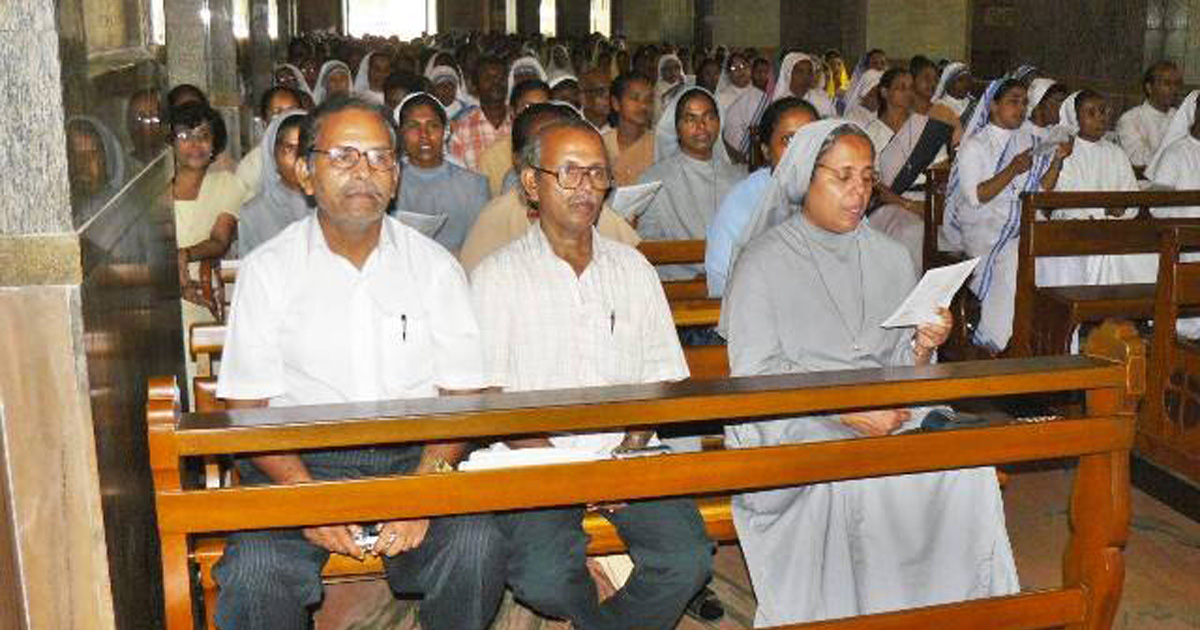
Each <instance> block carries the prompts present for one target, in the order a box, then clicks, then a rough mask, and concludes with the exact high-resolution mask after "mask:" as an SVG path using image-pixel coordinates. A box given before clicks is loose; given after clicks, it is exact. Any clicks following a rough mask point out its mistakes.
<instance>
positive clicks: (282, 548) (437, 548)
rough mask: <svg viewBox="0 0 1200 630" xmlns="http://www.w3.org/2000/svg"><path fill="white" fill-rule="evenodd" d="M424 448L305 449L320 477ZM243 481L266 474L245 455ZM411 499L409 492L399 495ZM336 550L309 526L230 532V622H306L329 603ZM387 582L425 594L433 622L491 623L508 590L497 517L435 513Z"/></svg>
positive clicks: (437, 626) (226, 616)
mask: <svg viewBox="0 0 1200 630" xmlns="http://www.w3.org/2000/svg"><path fill="white" fill-rule="evenodd" d="M419 457H420V448H417V447H411V448H400V449H363V450H354V451H338V452H334V453H328V454H326V453H321V454H316V455H305V456H304V459H305V462H306V464H308V467H309V472H310V474H312V475H313V477H315V478H317V479H345V478H356V477H364V476H372V475H382V474H396V473H402V472H407V471H410V470H412V468H413V467H415V466H416V462H417V461H418V460H419ZM239 468H240V469H241V471H242V479H243V481H248V482H249V483H256V482H258V483H261V482H262V481H264V479H263V477H262V475H261V473H259V472H258V471H257V470H256V469H253V467H252V465H250V464H248V463H246V462H239ZM399 500H403V499H399ZM328 559H329V552H328V551H326V550H324V549H322V548H320V547H317V546H316V545H313V544H312V543H310V542H308V540H307V539H305V538H304V535H303V534H302V533H301V532H300V530H275V531H256V532H240V533H235V534H230V535H229V538H228V542H227V544H226V547H225V554H224V556H222V558H221V561H220V562H218V563H217V566H216V567H214V568H213V575H214V577H215V578H216V580H217V584H218V585H219V586H220V592H219V594H218V596H217V616H216V619H217V625H218V626H219V627H220V628H221V630H260V629H261V630H267V629H271V630H276V629H279V630H285V629H286V630H290V629H295V630H306V629H307V628H308V627H309V626H310V621H311V609H312V608H313V607H314V606H316V605H317V604H318V603H320V601H321V596H322V586H321V569H322V568H323V567H324V566H325V562H326V561H327V560H328ZM384 568H385V569H386V571H387V576H388V584H389V585H390V586H391V588H392V590H393V591H395V592H397V593H401V594H411V595H422V596H424V598H423V599H422V601H421V606H420V612H419V618H420V621H421V627H422V628H424V629H425V630H486V628H488V626H489V625H490V624H491V621H492V617H493V616H494V615H495V613H496V609H497V608H498V607H499V605H500V599H501V598H502V597H503V595H504V541H503V538H502V537H501V536H500V532H499V530H498V529H497V527H496V521H495V518H494V517H492V516H491V515H471V516H455V517H447V518H436V519H433V520H432V521H431V522H430V526H429V531H428V533H426V535H425V540H424V541H423V542H422V543H421V544H420V546H418V547H417V548H416V549H412V550H410V551H407V552H405V553H402V554H399V555H397V556H395V557H392V558H384Z"/></svg>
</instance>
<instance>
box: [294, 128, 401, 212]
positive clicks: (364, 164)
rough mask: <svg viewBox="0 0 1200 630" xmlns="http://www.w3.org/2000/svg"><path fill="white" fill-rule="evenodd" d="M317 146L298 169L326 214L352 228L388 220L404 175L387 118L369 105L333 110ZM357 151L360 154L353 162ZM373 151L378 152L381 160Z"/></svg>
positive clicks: (308, 188) (298, 176)
mask: <svg viewBox="0 0 1200 630" xmlns="http://www.w3.org/2000/svg"><path fill="white" fill-rule="evenodd" d="M313 149H314V152H313V153H312V154H311V155H309V156H308V158H307V159H303V160H298V161H297V163H296V170H297V178H298V179H299V180H300V185H301V187H303V189H304V192H305V194H308V195H311V196H313V197H316V199H317V207H318V210H319V212H320V215H321V217H322V218H323V219H325V220H326V221H327V222H328V223H330V224H332V225H334V226H336V227H339V228H342V229H347V230H361V229H364V228H367V227H370V226H372V225H374V224H376V223H378V222H380V221H382V220H383V213H384V212H385V211H386V210H387V207H388V204H389V203H391V200H392V196H393V195H395V194H396V185H397V183H398V182H399V180H400V174H399V169H398V167H397V162H396V153H395V146H394V145H393V144H392V137H391V135H390V134H389V133H388V128H387V122H386V121H385V120H383V118H381V117H380V116H379V115H378V114H377V113H376V112H374V111H371V110H365V109H345V110H342V111H340V112H337V113H334V114H330V115H329V116H327V117H326V118H325V119H324V121H323V123H322V125H321V132H320V136H318V137H317V139H316V143H315V146H314V147H313ZM354 152H357V153H358V156H357V160H356V161H354V163H353V164H349V162H350V161H353V160H352V159H350V158H352V157H353V153H354ZM369 154H374V155H375V157H376V163H375V164H371V163H370V162H371V160H370V159H369ZM347 156H349V158H348V157H347Z"/></svg>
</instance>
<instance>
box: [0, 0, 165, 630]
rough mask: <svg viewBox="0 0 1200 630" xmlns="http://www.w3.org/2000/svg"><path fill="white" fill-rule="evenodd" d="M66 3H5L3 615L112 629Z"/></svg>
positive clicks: (30, 623) (0, 417)
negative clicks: (62, 42) (90, 395)
mask: <svg viewBox="0 0 1200 630" xmlns="http://www.w3.org/2000/svg"><path fill="white" fill-rule="evenodd" d="M58 4H59V2H56V1H54V0H23V1H21V2H13V1H6V2H2V3H0V109H3V111H4V115H3V116H0V169H3V172H4V173H7V174H9V176H7V177H2V178H0V468H3V472H0V592H3V595H0V627H4V628H17V629H20V630H31V629H35V628H36V629H38V630H40V629H42V628H47V629H51V630H67V629H75V628H78V629H80V630H83V629H85V628H87V629H91V628H98V629H101V630H105V629H111V628H113V627H114V617H113V603H112V597H111V589H110V581H109V567H108V561H107V556H106V550H105V532H104V518H103V515H102V512H101V508H100V504H101V495H100V483H99V480H98V477H97V470H96V451H95V443H94V441H93V440H94V438H93V429H92V424H91V414H90V409H89V407H88V405H87V392H88V378H87V373H86V368H85V365H84V363H83V362H82V361H81V360H80V349H81V347H82V346H83V331H82V325H81V307H80V301H79V295H80V289H79V285H80V282H81V279H82V271H81V265H80V257H81V252H80V250H81V247H80V244H79V239H78V237H77V235H76V233H75V231H74V225H73V223H74V221H73V219H72V213H71V205H70V191H69V186H68V183H67V173H68V172H67V159H66V137H65V134H64V124H63V121H64V109H63V99H62V74H63V72H62V67H61V66H60V63H59V41H58V39H59V33H58V29H57V24H56V9H57V6H56V5H58ZM70 70H72V71H79V70H80V69H75V68H73V69H70ZM145 542H146V541H143V543H145Z"/></svg>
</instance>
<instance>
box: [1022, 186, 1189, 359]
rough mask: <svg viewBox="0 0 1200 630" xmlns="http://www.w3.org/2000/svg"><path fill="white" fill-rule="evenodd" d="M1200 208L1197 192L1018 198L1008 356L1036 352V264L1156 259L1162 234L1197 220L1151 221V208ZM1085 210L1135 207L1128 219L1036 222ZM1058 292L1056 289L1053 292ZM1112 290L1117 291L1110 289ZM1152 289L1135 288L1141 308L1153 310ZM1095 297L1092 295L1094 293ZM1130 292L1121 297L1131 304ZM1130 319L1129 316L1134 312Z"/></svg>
mask: <svg viewBox="0 0 1200 630" xmlns="http://www.w3.org/2000/svg"><path fill="white" fill-rule="evenodd" d="M1186 206H1200V191H1159V190H1154V191H1129V192H1127V191H1120V192H1117V191H1112V192H1039V193H1025V194H1023V195H1022V196H1021V226H1020V240H1019V242H1018V244H1017V277H1016V295H1015V297H1014V305H1013V334H1012V340H1011V341H1010V343H1009V352H1010V353H1011V354H1012V355H1013V356H1031V355H1032V354H1033V353H1034V350H1035V344H1034V319H1035V313H1036V308H1037V301H1038V299H1039V297H1038V286H1037V260H1038V259H1039V258H1055V257H1067V256H1091V255H1125V254H1156V253H1157V252H1158V251H1159V242H1160V237H1161V234H1162V231H1163V230H1164V229H1167V228H1170V227H1174V226H1186V225H1200V217H1196V218H1187V219H1181V218H1155V217H1154V216H1152V214H1151V209H1153V208H1171V207H1186ZM1086 208H1136V209H1137V210H1138V213H1137V216H1136V217H1135V218H1132V219H1090V220H1040V219H1039V217H1040V216H1041V215H1042V214H1043V213H1053V212H1054V211H1058V210H1069V209H1086ZM1056 290H1059V289H1056ZM1113 290H1114V291H1117V292H1120V291H1121V289H1117V288H1116V287H1114V289H1113ZM1153 291H1154V290H1153V287H1152V286H1150V285H1149V284H1147V285H1145V286H1141V287H1139V288H1138V290H1137V291H1136V293H1137V294H1138V295H1139V296H1141V297H1140V298H1139V299H1137V300H1134V301H1135V302H1138V303H1143V302H1144V308H1145V309H1146V310H1151V309H1152V308H1153V299H1154V298H1153ZM1092 293H1093V294H1094V293H1095V292H1094V291H1093V292H1092ZM1128 293H1129V291H1125V294H1122V295H1120V296H1117V294H1116V293H1114V297H1120V298H1121V299H1122V300H1123V301H1124V302H1125V303H1129V301H1130V295H1126V294H1128ZM1128 316H1130V317H1133V316H1134V314H1133V313H1129V314H1128Z"/></svg>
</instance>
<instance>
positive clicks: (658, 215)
mask: <svg viewBox="0 0 1200 630" xmlns="http://www.w3.org/2000/svg"><path fill="white" fill-rule="evenodd" d="M657 136H658V137H657V139H656V140H655V149H656V154H657V158H658V161H656V162H655V163H654V166H651V167H650V168H649V169H648V170H647V171H646V172H645V173H643V174H642V177H641V180H640V181H641V183H650V182H662V188H660V189H659V190H658V194H656V195H655V196H654V199H653V200H652V201H651V202H650V205H649V207H647V208H646V210H645V212H643V213H642V215H641V217H640V218H639V219H638V221H637V230H638V235H639V236H641V237H642V238H643V239H646V240H652V241H680V240H691V239H703V238H704V235H705V232H706V231H707V230H708V224H709V222H710V221H711V220H712V217H713V215H714V214H716V213H717V204H719V203H720V202H721V200H722V199H724V198H725V195H726V194H727V193H728V192H729V189H730V188H732V187H733V185H734V184H736V183H737V182H738V181H740V180H741V179H742V178H744V177H745V176H746V172H745V170H744V169H742V168H741V167H738V166H735V165H733V164H732V163H731V162H730V161H729V157H728V156H727V155H726V154H725V146H724V145H723V144H721V143H720V142H718V140H720V138H721V116H720V114H719V113H718V112H717V100H716V98H714V97H713V95H712V93H711V92H709V91H708V90H706V89H704V88H702V87H696V86H692V87H688V88H686V89H684V90H683V91H682V92H680V94H679V96H677V97H676V98H675V100H674V101H672V102H671V103H670V106H669V107H668V108H667V111H666V112H665V113H664V114H663V116H662V118H661V119H660V120H659V122H658V130H657ZM702 271H703V269H702V268H700V267H697V266H679V265H672V266H664V267H659V275H660V276H662V277H663V278H665V279H670V278H689V277H693V276H696V275H698V274H700V273H701V272H702Z"/></svg>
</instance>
